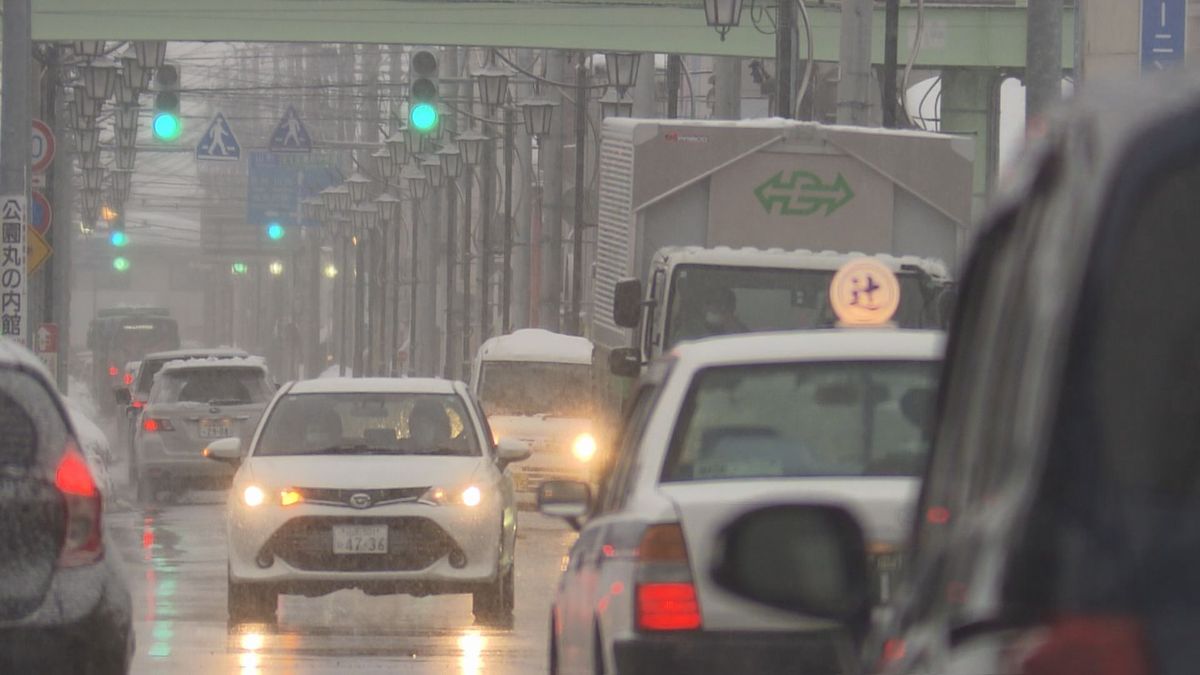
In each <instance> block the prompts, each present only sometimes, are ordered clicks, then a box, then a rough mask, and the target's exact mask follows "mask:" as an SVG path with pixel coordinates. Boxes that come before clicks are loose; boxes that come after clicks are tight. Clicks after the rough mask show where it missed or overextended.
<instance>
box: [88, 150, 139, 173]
mask: <svg viewBox="0 0 1200 675" xmlns="http://www.w3.org/2000/svg"><path fill="white" fill-rule="evenodd" d="M116 155H117V169H118V170H120V171H133V165H134V161H135V160H136V159H137V151H136V150H134V148H133V145H132V144H130V145H126V146H120V145H118V146H117V153H116ZM97 157H99V155H97Z"/></svg>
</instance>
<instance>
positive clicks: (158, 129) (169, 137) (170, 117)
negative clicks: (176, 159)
mask: <svg viewBox="0 0 1200 675" xmlns="http://www.w3.org/2000/svg"><path fill="white" fill-rule="evenodd" d="M153 130H154V137H155V138H157V139H158V140H160V141H173V140H175V139H176V138H179V134H180V133H182V132H183V124H182V123H181V122H180V121H179V116H178V115H175V114H172V113H169V112H160V113H158V114H157V115H155V116H154V122H153Z"/></svg>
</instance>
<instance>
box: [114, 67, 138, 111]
mask: <svg viewBox="0 0 1200 675" xmlns="http://www.w3.org/2000/svg"><path fill="white" fill-rule="evenodd" d="M118 75H119V77H117V84H116V88H115V90H116V94H117V97H116V101H117V104H118V105H122V106H131V105H137V102H138V90H137V88H132V87H130V86H129V85H128V84H126V83H125V77H124V73H123V72H120V71H119V72H118Z"/></svg>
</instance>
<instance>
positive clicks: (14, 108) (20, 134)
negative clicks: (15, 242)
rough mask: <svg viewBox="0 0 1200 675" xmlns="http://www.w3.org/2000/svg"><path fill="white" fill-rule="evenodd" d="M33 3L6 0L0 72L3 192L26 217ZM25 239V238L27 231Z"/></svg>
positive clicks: (24, 317) (25, 333) (24, 312)
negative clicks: (14, 199) (16, 199)
mask: <svg viewBox="0 0 1200 675" xmlns="http://www.w3.org/2000/svg"><path fill="white" fill-rule="evenodd" d="M29 3H30V0H4V27H3V41H4V46H3V72H2V73H0V89H2V90H3V91H4V97H3V102H2V103H0V195H20V196H21V201H22V203H23V204H24V205H25V207H24V208H25V213H24V214H23V215H24V217H25V220H26V221H28V214H29V156H30V152H31V149H32V143H31V142H30V140H29V139H30V134H31V133H32V131H31V130H32V128H33V120H32V115H31V112H30V110H29V101H30V93H31V92H30V81H29V73H30V65H31V63H30V62H31V61H32V56H33V39H32V32H33V28H32V24H31V22H30V9H29ZM21 241H22V242H24V241H25V235H24V233H22V236H21ZM21 253H22V254H23V253H24V251H22V252H21ZM23 266H24V268H25V269H24V271H22V273H21V276H22V284H23V285H22V289H23V292H26V291H27V290H28V288H29V274H28V271H29V268H28V265H23ZM20 302H21V303H22V304H23V306H22V307H21V312H20V314H19V315H18V317H19V320H20V321H28V318H29V306H28V305H29V298H28V296H26V297H22V298H20ZM19 328H20V331H19V334H20V335H21V336H22V337H23V338H24V342H25V344H26V345H28V344H29V339H30V337H31V335H32V334H33V331H32V330H31V328H32V326H29V325H22V326H19ZM17 332H18V331H13V333H17Z"/></svg>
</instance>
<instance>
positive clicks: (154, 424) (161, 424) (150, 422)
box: [142, 417, 175, 432]
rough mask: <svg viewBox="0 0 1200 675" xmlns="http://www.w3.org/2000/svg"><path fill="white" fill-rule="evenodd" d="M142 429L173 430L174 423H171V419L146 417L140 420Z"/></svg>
mask: <svg viewBox="0 0 1200 675" xmlns="http://www.w3.org/2000/svg"><path fill="white" fill-rule="evenodd" d="M142 431H149V432H155V431H175V425H174V424H171V420H165V419H156V418H153V417H147V418H146V419H144V420H142Z"/></svg>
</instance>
